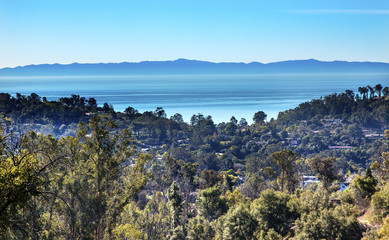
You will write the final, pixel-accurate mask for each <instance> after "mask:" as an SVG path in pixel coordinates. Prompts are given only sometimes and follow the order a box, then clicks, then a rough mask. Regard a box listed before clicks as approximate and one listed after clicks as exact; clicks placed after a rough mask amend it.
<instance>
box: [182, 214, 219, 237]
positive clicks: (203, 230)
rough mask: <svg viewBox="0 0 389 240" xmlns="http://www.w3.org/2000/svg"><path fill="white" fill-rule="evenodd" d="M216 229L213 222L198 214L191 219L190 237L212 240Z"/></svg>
mask: <svg viewBox="0 0 389 240" xmlns="http://www.w3.org/2000/svg"><path fill="white" fill-rule="evenodd" d="M214 236H215V230H214V229H213V227H212V226H211V223H210V222H209V221H208V220H207V219H205V218H204V217H202V216H196V217H194V218H192V219H190V220H189V224H188V239H189V240H212V239H213V238H214Z"/></svg>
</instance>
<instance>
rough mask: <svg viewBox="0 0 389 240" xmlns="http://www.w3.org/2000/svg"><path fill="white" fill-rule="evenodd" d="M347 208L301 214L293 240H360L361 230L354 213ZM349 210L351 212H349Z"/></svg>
mask: <svg viewBox="0 0 389 240" xmlns="http://www.w3.org/2000/svg"><path fill="white" fill-rule="evenodd" d="M347 208H349V207H348V206H339V207H337V208H335V209H332V208H329V209H323V210H321V211H311V212H310V213H308V214H303V215H302V216H301V218H300V219H299V220H297V221H296V229H295V234H296V235H295V236H294V237H293V238H292V239H294V240H316V239H340V240H358V239H361V238H362V228H361V226H360V224H359V223H358V220H357V218H356V217H355V215H353V213H354V211H352V210H351V209H347ZM350 210H351V211H350Z"/></svg>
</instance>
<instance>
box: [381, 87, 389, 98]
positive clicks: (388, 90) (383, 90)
mask: <svg viewBox="0 0 389 240" xmlns="http://www.w3.org/2000/svg"><path fill="white" fill-rule="evenodd" d="M382 94H383V95H384V96H388V95H389V88H388V87H384V89H382Z"/></svg>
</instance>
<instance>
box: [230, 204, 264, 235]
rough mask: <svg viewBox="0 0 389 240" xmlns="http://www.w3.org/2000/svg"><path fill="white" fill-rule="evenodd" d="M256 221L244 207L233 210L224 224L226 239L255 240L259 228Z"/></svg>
mask: <svg viewBox="0 0 389 240" xmlns="http://www.w3.org/2000/svg"><path fill="white" fill-rule="evenodd" d="M257 225H258V223H257V221H256V219H255V218H254V217H253V216H251V214H250V212H249V210H248V209H247V207H246V206H244V205H238V206H237V207H235V208H231V209H230V211H228V213H227V214H226V217H225V222H224V232H223V237H224V239H231V240H233V239H245V240H251V239H255V235H254V233H255V231H256V228H257Z"/></svg>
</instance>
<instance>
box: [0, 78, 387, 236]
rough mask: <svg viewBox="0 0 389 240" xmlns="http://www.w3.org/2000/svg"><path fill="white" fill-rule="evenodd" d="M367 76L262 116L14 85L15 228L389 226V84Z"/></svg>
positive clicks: (228, 231) (4, 187) (125, 231)
mask: <svg viewBox="0 0 389 240" xmlns="http://www.w3.org/2000/svg"><path fill="white" fill-rule="evenodd" d="M366 89H367V92H365V90H364V89H363V88H360V90H361V91H360V95H358V94H357V95H354V93H353V92H352V91H346V92H345V93H342V94H333V95H330V96H326V97H324V98H323V99H319V100H312V101H310V102H307V103H303V104H301V105H300V106H299V107H297V108H296V109H293V110H289V111H286V112H283V113H280V115H279V117H278V118H277V120H270V121H269V122H265V120H266V114H265V113H263V112H261V111H259V112H257V113H256V114H255V116H254V119H253V120H254V122H255V123H254V124H252V125H248V124H247V122H246V121H245V120H244V119H241V120H240V121H238V120H237V119H236V118H235V117H232V118H231V120H230V122H227V123H221V124H218V125H215V124H214V123H213V121H212V118H211V117H210V116H208V117H204V116H202V115H201V114H197V115H193V117H192V119H191V122H190V124H187V123H185V122H183V121H182V116H181V115H180V114H175V115H174V116H172V117H171V118H170V119H168V118H167V117H166V114H165V112H164V111H163V109H162V108H157V109H156V110H155V111H154V112H145V113H143V114H140V113H138V112H137V111H136V110H135V109H133V108H131V107H129V108H127V109H126V111H125V112H124V113H120V112H115V111H114V110H113V108H112V107H111V106H109V105H108V104H104V106H103V107H98V106H97V103H96V101H94V100H93V99H88V100H86V99H85V98H82V97H79V96H76V95H73V96H72V97H71V98H62V99H60V100H59V101H47V99H44V98H43V99H41V98H40V97H39V96H38V95H36V94H31V95H30V96H23V95H20V94H19V95H17V96H16V97H12V96H10V95H9V94H0V110H1V112H2V113H3V116H2V117H1V123H0V124H1V127H2V134H1V139H0V151H1V154H0V233H1V237H2V238H4V239H285V238H287V239H361V238H363V239H369V240H370V239H386V238H387V237H388V234H389V230H388V229H389V217H388V213H389V207H388V206H389V184H388V178H389V149H388V140H387V139H386V138H385V137H389V132H388V131H384V130H385V129H386V128H387V125H388V122H389V104H388V103H389V100H388V99H387V95H388V89H387V87H385V88H383V87H382V86H379V85H377V86H376V87H374V88H372V87H371V89H370V88H369V87H366ZM369 93H370V94H369ZM80 122H89V124H85V123H80ZM76 126H77V127H76ZM29 130H34V131H29ZM309 176H311V177H309ZM315 177H316V179H317V180H318V181H316V179H315ZM308 179H311V180H313V182H312V181H308ZM346 186H347V188H346V190H344V188H345V187H346ZM340 188H342V190H343V191H342V190H340Z"/></svg>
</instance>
